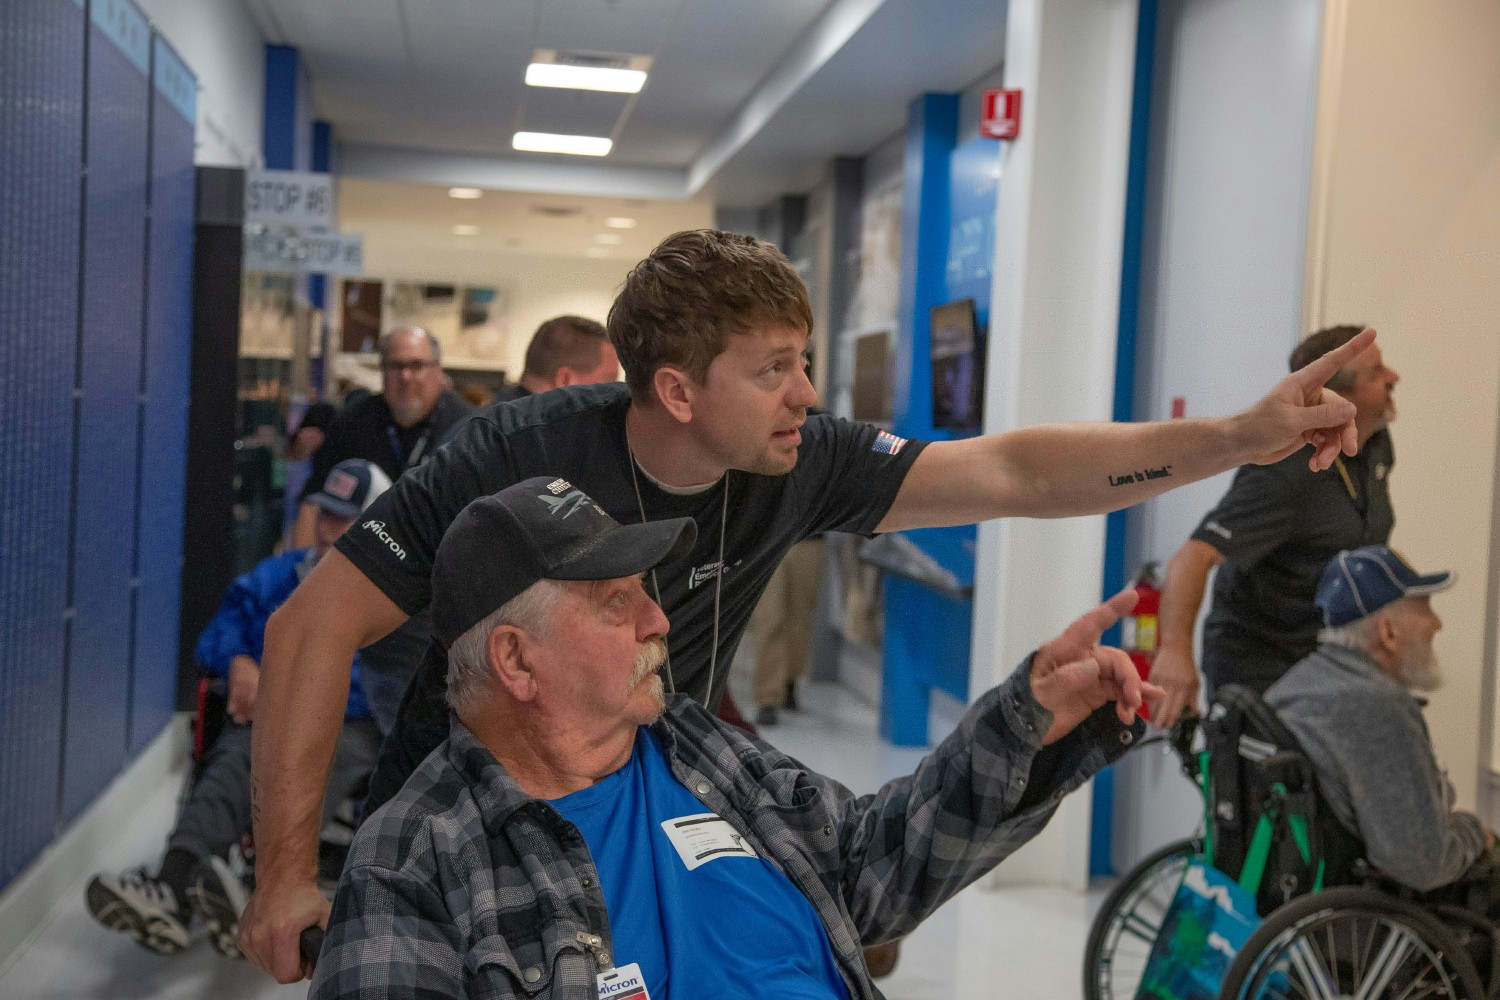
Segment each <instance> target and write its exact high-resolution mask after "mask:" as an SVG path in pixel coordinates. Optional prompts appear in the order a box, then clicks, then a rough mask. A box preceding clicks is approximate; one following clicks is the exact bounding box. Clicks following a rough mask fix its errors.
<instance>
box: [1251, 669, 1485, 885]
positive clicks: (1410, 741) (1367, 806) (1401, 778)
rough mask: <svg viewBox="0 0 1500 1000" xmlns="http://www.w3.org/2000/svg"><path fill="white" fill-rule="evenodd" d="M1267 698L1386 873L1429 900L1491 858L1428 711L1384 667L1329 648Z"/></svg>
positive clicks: (1370, 856)
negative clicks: (1461, 802)
mask: <svg viewBox="0 0 1500 1000" xmlns="http://www.w3.org/2000/svg"><path fill="white" fill-rule="evenodd" d="M1265 698H1266V703H1267V704H1268V705H1270V706H1271V707H1272V708H1273V709H1275V710H1276V712H1277V714H1278V715H1280V716H1281V719H1282V721H1283V722H1285V723H1286V725H1287V728H1289V729H1291V731H1292V733H1293V734H1294V735H1295V736H1296V737H1297V740H1298V742H1300V743H1301V744H1302V749H1303V750H1304V751H1305V752H1306V753H1307V755H1308V757H1309V758H1311V760H1312V764H1313V767H1314V769H1315V770H1316V772H1317V776H1318V783H1319V787H1320V788H1321V790H1322V792H1323V795H1324V797H1325V798H1326V799H1327V801H1328V805H1329V807H1330V808H1332V809H1333V811H1334V813H1335V814H1337V816H1338V817H1339V819H1341V820H1342V821H1343V822H1344V824H1345V825H1346V826H1347V827H1348V828H1349V829H1350V830H1351V831H1353V832H1354V833H1355V834H1357V835H1358V836H1359V838H1360V839H1361V840H1362V841H1364V844H1365V849H1366V854H1365V857H1366V859H1367V860H1368V861H1369V862H1370V864H1371V865H1373V866H1374V867H1375V869H1376V870H1377V871H1380V872H1382V873H1384V874H1385V875H1387V876H1389V877H1390V878H1393V879H1395V880H1396V881H1398V882H1400V883H1402V884H1403V885H1408V886H1410V887H1411V888H1413V889H1417V890H1419V891H1424V892H1425V891H1427V890H1430V889H1436V888H1438V887H1439V886H1444V885H1447V884H1448V883H1450V882H1453V881H1454V880H1456V879H1457V878H1458V877H1459V876H1460V875H1461V874H1463V872H1464V871H1465V870H1466V869H1467V868H1468V867H1469V866H1470V865H1471V864H1473V863H1474V861H1475V860H1476V859H1477V858H1478V857H1479V855H1480V854H1481V853H1483V851H1484V843H1485V833H1484V826H1483V825H1482V824H1481V823H1480V821H1479V818H1478V817H1477V816H1475V815H1474V814H1473V813H1468V812H1462V811H1459V810H1455V809H1454V808H1453V799H1454V794H1453V785H1452V783H1451V782H1449V781H1448V776H1447V773H1446V772H1445V771H1443V770H1442V769H1441V768H1439V767H1438V763H1437V759H1436V758H1435V757H1434V756H1433V752H1432V738H1431V737H1430V736H1429V735H1428V733H1427V723H1426V722H1425V721H1423V719H1422V703H1421V702H1420V701H1418V700H1417V699H1416V698H1414V697H1413V696H1412V695H1411V693H1410V692H1408V691H1407V690H1406V689H1405V688H1404V687H1402V686H1401V685H1400V684H1399V683H1398V682H1397V681H1396V680H1395V679H1394V678H1391V677H1388V676H1387V675H1386V674H1385V673H1384V672H1382V671H1381V669H1380V666H1379V665H1378V664H1377V663H1375V661H1374V660H1372V659H1370V658H1369V657H1368V656H1366V655H1365V654H1364V653H1362V652H1359V651H1357V650H1353V649H1348V648H1346V647H1343V646H1338V645H1333V644H1331V643H1323V644H1322V645H1321V646H1319V647H1318V648H1317V649H1316V650H1314V651H1313V653H1312V654H1311V655H1309V656H1308V657H1307V658H1306V659H1304V660H1302V661H1300V662H1299V663H1297V664H1296V666H1294V667H1292V669H1291V670H1289V671H1287V673H1286V674H1285V676H1283V677H1282V678H1281V679H1280V680H1279V681H1277V682H1276V683H1275V684H1273V685H1271V687H1270V689H1269V690H1268V691H1266V696H1265Z"/></svg>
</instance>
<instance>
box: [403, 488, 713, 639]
mask: <svg viewBox="0 0 1500 1000" xmlns="http://www.w3.org/2000/svg"><path fill="white" fill-rule="evenodd" d="M697 537H698V526H697V525H696V524H694V523H693V519H692V518H690V517H673V518H668V519H666V520H662V521H646V522H644V523H642V524H621V523H620V522H618V521H616V520H615V519H614V518H612V517H610V516H609V515H608V514H606V513H605V512H604V508H602V507H600V506H599V505H598V504H596V503H594V501H593V500H592V499H591V498H590V497H589V496H588V495H587V494H586V493H584V492H583V491H582V490H580V489H578V488H577V487H576V486H574V485H573V484H572V483H570V482H568V481H567V480H566V479H560V478H558V477H556V476H537V477H535V478H533V479H527V480H525V481H524V482H520V483H516V484H515V485H514V486H508V487H506V488H505V489H503V490H501V491H500V492H499V493H495V494H492V495H490V496H487V497H480V498H479V499H478V500H475V501H474V502H472V503H470V504H469V505H468V506H467V507H465V508H464V509H463V510H462V511H461V512H460V513H459V515H458V517H456V518H454V519H453V523H452V524H451V525H449V526H448V532H447V534H445V535H443V540H442V542H440V543H439V544H438V550H437V555H436V556H435V557H434V558H433V561H432V625H433V634H434V635H436V636H437V639H438V641H439V642H441V643H442V644H443V646H444V647H445V648H446V647H448V646H451V645H452V644H453V640H454V639H457V638H458V637H459V636H461V635H463V634H464V633H465V632H467V631H468V630H469V629H471V628H473V627H474V626H475V625H477V624H479V623H480V622H481V621H483V620H484V619H485V618H486V617H487V616H488V615H489V614H490V613H491V612H493V611H494V610H495V609H496V608H498V607H500V606H501V605H502V604H504V603H505V602H506V601H509V600H510V599H511V598H513V597H515V596H516V595H518V594H520V593H521V592H522V591H523V590H525V589H526V588H527V587H530V586H531V585H532V584H534V583H536V582H537V581H538V580H614V579H617V578H619V577H624V576H634V575H635V574H637V573H644V572H645V571H646V570H648V569H651V568H653V567H655V566H659V565H660V564H662V563H664V562H668V561H670V560H672V559H675V558H678V557H679V556H682V555H685V554H686V553H687V551H688V550H689V549H691V548H692V547H693V542H694V541H696V540H697Z"/></svg>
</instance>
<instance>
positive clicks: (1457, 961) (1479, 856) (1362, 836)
mask: <svg viewBox="0 0 1500 1000" xmlns="http://www.w3.org/2000/svg"><path fill="white" fill-rule="evenodd" d="M1452 582H1453V581H1452V575H1451V574H1449V573H1446V572H1444V573H1433V574H1429V575H1425V576H1424V575H1422V574H1419V573H1418V572H1417V571H1416V570H1414V569H1413V568H1412V567H1411V566H1410V565H1408V564H1407V563H1406V562H1405V561H1404V560H1403V559H1402V558H1401V557H1400V556H1398V555H1397V554H1396V553H1395V552H1393V551H1392V550H1391V549H1389V548H1387V547H1385V546H1369V547H1366V548H1363V549H1356V550H1353V551H1347V552H1342V553H1340V554H1339V555H1338V556H1337V557H1335V558H1334V560H1333V561H1332V562H1330V563H1329V565H1328V567H1327V568H1326V570H1325V571H1324V573H1323V576H1322V579H1321V581H1320V583H1319V586H1318V589H1317V604H1318V607H1319V608H1320V609H1321V610H1322V612H1323V616H1324V623H1325V626H1326V627H1325V630H1324V631H1323V632H1322V634H1321V635H1320V636H1319V647H1318V649H1317V650H1315V651H1314V652H1313V653H1312V654H1310V655H1309V656H1308V657H1306V658H1305V659H1303V660H1302V661H1301V662H1299V663H1298V664H1296V665H1295V666H1294V667H1292V668H1291V670H1289V671H1288V672H1287V673H1286V675H1284V676H1283V677H1282V678H1281V679H1280V680H1279V681H1277V682H1276V683H1275V684H1273V685H1272V686H1271V687H1270V688H1269V689H1268V690H1267V691H1266V694H1265V698H1264V700H1262V699H1261V698H1259V697H1257V696H1256V695H1255V694H1254V693H1253V692H1251V691H1249V690H1247V689H1243V688H1237V687H1233V686H1229V687H1226V688H1224V689H1223V690H1222V691H1221V692H1220V693H1219V694H1218V696H1217V697H1216V698H1215V701H1214V703H1213V704H1212V705H1211V706H1210V707H1209V710H1208V713H1207V715H1206V717H1205V718H1204V719H1202V720H1201V722H1200V723H1199V725H1200V726H1201V730H1202V737H1201V738H1200V739H1198V740H1197V742H1196V743H1194V736H1193V728H1192V726H1193V724H1191V723H1189V724H1188V725H1187V726H1186V727H1185V728H1184V727H1183V726H1182V725H1181V724H1180V725H1179V728H1178V729H1177V730H1175V731H1174V733H1173V734H1172V738H1173V739H1174V742H1175V743H1176V745H1177V747H1178V750H1179V752H1180V753H1182V755H1183V758H1184V764H1185V766H1186V767H1187V769H1188V771H1189V774H1190V775H1191V776H1193V777H1194V778H1195V779H1197V780H1199V781H1201V783H1202V787H1203V790H1204V801H1205V816H1206V820H1205V826H1204V832H1203V834H1202V836H1200V837H1198V838H1194V839H1191V840H1186V841H1182V842H1180V843H1177V844H1172V845H1168V846H1167V847H1166V848H1163V849H1162V850H1160V851H1158V852H1156V853H1155V854H1153V855H1151V856H1150V857H1148V858H1146V859H1145V861H1143V862H1142V863H1141V864H1139V865H1138V866H1137V867H1136V868H1135V869H1133V870H1132V871H1131V872H1130V873H1128V874H1127V875H1125V876H1124V877H1123V878H1122V879H1121V880H1120V883H1119V884H1118V885H1117V886H1116V887H1115V888H1114V890H1113V891H1112V892H1111V894H1110V896H1109V897H1107V898H1106V900H1105V902H1104V904H1103V906H1102V908H1101V911H1100V913H1099V915H1098V918H1097V919H1096V921H1095V924H1094V927H1093V930H1092V933H1091V934H1090V939H1089V944H1088V949H1087V951H1086V954H1085V961H1084V995H1085V997H1086V998H1088V1000H1112V998H1121V1000H1128V998H1138V1000H1149V998H1167V997H1172V998H1174V1000H1175V998H1177V997H1189V996H1214V995H1217V996H1219V997H1224V998H1252V997H1254V998H1282V997H1312V998H1330V1000H1331V998H1339V997H1358V998H1361V1000H1373V998H1376V997H1380V998H1392V1000H1394V998H1399V997H1409V998H1415V997H1456V998H1476V1000H1477V998H1484V997H1500V961H1496V960H1495V955H1496V943H1497V941H1500V937H1497V932H1496V920H1497V918H1500V878H1497V876H1496V870H1497V867H1500V866H1497V864H1496V857H1495V851H1494V845H1495V837H1494V834H1493V832H1492V831H1491V830H1489V828H1488V827H1487V826H1486V825H1485V824H1484V823H1483V822H1482V821H1481V820H1480V819H1479V818H1478V817H1477V816H1475V815H1474V814H1472V813H1469V812H1465V811H1462V810H1457V809H1455V808H1454V791H1453V788H1452V785H1451V784H1450V783H1449V782H1448V780H1447V777H1446V775H1445V774H1444V772H1443V771H1442V769H1441V768H1440V767H1439V766H1438V763H1437V761H1436V759H1435V756H1434V753H1433V748H1432V741H1431V738H1430V737H1429V735H1428V732H1427V728H1426V724H1425V722H1424V721H1423V719H1422V705H1423V702H1422V701H1421V700H1420V698H1419V697H1418V696H1417V695H1416V694H1415V693H1414V692H1420V691H1426V690H1431V689H1432V688H1433V687H1435V686H1436V685H1437V683H1438V668H1437V661H1436V657H1435V656H1434V655H1433V649H1432V642H1433V637H1434V636H1435V635H1436V633H1437V631H1438V629H1439V628H1441V627H1442V622H1441V620H1440V619H1439V618H1438V616H1437V615H1436V613H1434V612H1433V610H1432V606H1431V595H1432V594H1434V593H1437V592H1438V591H1441V590H1444V589H1446V588H1447V587H1449V586H1451V584H1452ZM1204 865H1207V866H1208V867H1210V868H1212V869H1214V870H1215V871H1217V872H1221V873H1222V874H1223V875H1224V876H1225V877H1226V878H1227V879H1228V880H1230V881H1237V882H1238V885H1239V886H1240V887H1241V888H1242V889H1244V890H1246V891H1247V892H1248V894H1249V896H1250V897H1252V898H1253V900H1254V903H1253V906H1254V909H1255V910H1256V911H1257V912H1256V913H1255V914H1251V915H1250V916H1249V920H1250V922H1251V923H1256V922H1258V926H1256V927H1255V928H1254V930H1253V932H1252V933H1250V934H1249V936H1248V938H1247V939H1245V940H1243V942H1242V943H1240V944H1239V946H1238V948H1237V949H1234V948H1232V947H1226V946H1224V942H1223V940H1222V939H1220V940H1217V941H1216V940H1215V939H1214V935H1213V933H1212V932H1211V931H1210V932H1209V933H1207V934H1200V935H1199V940H1198V941H1197V942H1196V946H1194V945H1185V944H1184V938H1183V935H1182V933H1181V930H1180V926H1179V925H1180V923H1181V922H1180V921H1179V917H1178V915H1179V911H1180V910H1181V908H1182V905H1183V903H1182V898H1183V897H1184V896H1185V895H1190V894H1188V893H1187V892H1186V891H1185V889H1184V882H1188V883H1193V884H1195V885H1196V886H1197V887H1198V888H1199V889H1200V890H1201V889H1202V878H1201V876H1200V875H1197V874H1196V873H1197V872H1198V871H1199V870H1201V869H1202V867H1203V866H1204ZM1209 891H1214V890H1209ZM1215 945H1217V946H1218V947H1217V951H1216V950H1215V947H1214V946H1215ZM1185 948H1186V949H1187V950H1190V951H1191V952H1192V964H1196V965H1197V966H1198V968H1197V970H1196V971H1195V973H1194V974H1193V975H1189V976H1183V977H1179V981H1178V982H1177V983H1176V984H1175V985H1164V984H1166V983H1167V981H1168V979H1169V978H1170V977H1167V976H1164V975H1163V972H1162V969H1163V954H1164V953H1168V952H1175V953H1176V956H1175V957H1176V959H1177V961H1178V964H1179V965H1180V964H1182V953H1183V951H1184V949H1185ZM1205 966H1210V967H1211V968H1209V969H1207V970H1205V968H1204V967H1205ZM1205 971H1207V972H1208V973H1209V974H1207V975H1204V974H1203V973H1204V972H1205ZM1188 979H1194V980H1196V984H1195V985H1194V986H1192V987H1189V986H1188V985H1187V980H1188ZM1205 983H1208V984H1212V985H1209V986H1205V985H1203V984H1205ZM1215 989H1216V990H1217V993H1215V992H1214V990H1215ZM1195 990H1196V992H1195Z"/></svg>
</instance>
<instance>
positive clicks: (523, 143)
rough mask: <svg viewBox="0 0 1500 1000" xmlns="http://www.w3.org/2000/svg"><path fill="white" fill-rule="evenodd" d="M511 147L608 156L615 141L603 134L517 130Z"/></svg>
mask: <svg viewBox="0 0 1500 1000" xmlns="http://www.w3.org/2000/svg"><path fill="white" fill-rule="evenodd" d="M510 147H511V148H512V149H517V150H520V151H521V152H523V153H569V154H571V155H573V156H608V155H609V151H610V149H612V148H613V147H614V142H613V141H612V140H610V139H606V138H604V137H603V136H594V135H555V134H553V133H551V132H517V133H516V134H515V135H513V136H511V140H510Z"/></svg>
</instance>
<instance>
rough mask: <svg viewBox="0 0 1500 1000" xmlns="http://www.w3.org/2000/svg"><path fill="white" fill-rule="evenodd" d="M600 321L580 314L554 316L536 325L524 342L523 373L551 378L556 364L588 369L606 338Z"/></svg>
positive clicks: (597, 358) (593, 367) (558, 366)
mask: <svg viewBox="0 0 1500 1000" xmlns="http://www.w3.org/2000/svg"><path fill="white" fill-rule="evenodd" d="M608 339H609V338H608V335H607V334H605V332H604V324H603V323H598V322H595V321H594V320H591V319H585V318H584V317H582V316H556V317H554V318H552V319H549V320H547V322H545V323H543V324H542V325H541V326H539V327H537V328H536V333H534V334H532V335H531V343H530V344H528V345H527V346H526V368H525V370H524V373H525V374H527V375H533V376H535V377H537V378H541V379H547V380H549V381H550V380H551V379H552V378H554V377H555V376H556V375H557V370H558V369H559V368H571V369H573V370H574V371H577V372H582V371H592V370H594V369H595V368H598V367H599V360H600V359H599V354H600V350H599V349H600V347H602V346H603V345H604V343H605V342H606V341H607V340H608Z"/></svg>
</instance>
